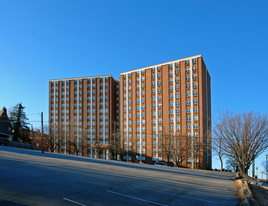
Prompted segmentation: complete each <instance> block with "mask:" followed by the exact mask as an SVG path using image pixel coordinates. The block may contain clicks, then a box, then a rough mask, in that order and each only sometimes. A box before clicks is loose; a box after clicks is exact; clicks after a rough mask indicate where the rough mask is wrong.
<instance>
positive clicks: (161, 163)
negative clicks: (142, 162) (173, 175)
mask: <svg viewBox="0 0 268 206" xmlns="http://www.w3.org/2000/svg"><path fill="white" fill-rule="evenodd" d="M154 166H159V167H168V166H167V165H166V163H164V162H156V163H154Z"/></svg>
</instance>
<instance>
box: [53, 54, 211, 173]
mask: <svg viewBox="0 0 268 206" xmlns="http://www.w3.org/2000/svg"><path fill="white" fill-rule="evenodd" d="M119 82H120V87H119ZM119 82H118V81H115V80H114V79H113V77H112V76H110V75H107V76H96V77H84V78H71V79H58V80H50V81H49V91H50V94H49V98H50V99H49V102H50V106H49V108H50V109H49V117H50V129H51V135H52V136H53V137H54V138H55V140H56V141H55V145H56V146H57V151H58V152H61V153H70V154H74V153H79V154H80V155H87V156H90V157H99V158H107V159H108V158H109V156H110V155H111V153H110V152H109V150H108V149H107V148H108V146H109V145H112V142H113V141H114V128H116V125H120V127H119V128H120V129H119V131H118V132H117V134H118V133H119V136H120V140H119V141H120V147H121V150H122V151H123V154H122V158H123V160H128V161H134V162H144V163H153V162H155V161H161V160H163V161H168V159H169V160H170V161H172V162H176V163H177V164H178V165H181V166H184V167H190V168H211V131H210V129H211V96H210V76H209V73H208V71H207V69H206V66H205V64H204V61H203V59H202V56H201V55H197V56H192V57H188V58H183V59H179V60H175V61H171V62H166V63H162V64H158V65H154V66H149V67H145V68H141V69H136V70H133V71H128V72H124V73H122V74H121V75H120V79H119ZM119 100H120V101H119ZM119 120H120V121H119ZM118 123H120V124H118ZM69 131H70V132H69Z"/></svg>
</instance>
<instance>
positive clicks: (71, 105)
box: [49, 75, 117, 158]
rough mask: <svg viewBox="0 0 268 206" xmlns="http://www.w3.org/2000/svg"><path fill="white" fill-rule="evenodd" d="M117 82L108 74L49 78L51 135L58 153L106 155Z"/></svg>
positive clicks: (101, 156)
mask: <svg viewBox="0 0 268 206" xmlns="http://www.w3.org/2000/svg"><path fill="white" fill-rule="evenodd" d="M116 84H117V83H116V81H115V80H114V79H113V77H112V76H111V75H105V76H92V77H82V78H70V79H56V80H50V81H49V126H50V133H51V134H50V136H51V137H52V140H53V143H54V145H55V149H56V151H57V152H59V153H67V154H78V155H84V156H90V157H99V158H106V156H107V147H108V144H109V141H110V138H111V137H112V134H113V133H114V131H113V128H114V126H113V122H114V121H116ZM93 145H99V146H98V149H97V148H96V147H94V148H93ZM104 148H105V149H104ZM97 150H98V152H97Z"/></svg>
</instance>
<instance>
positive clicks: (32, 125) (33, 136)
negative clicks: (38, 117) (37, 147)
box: [31, 125, 34, 149]
mask: <svg viewBox="0 0 268 206" xmlns="http://www.w3.org/2000/svg"><path fill="white" fill-rule="evenodd" d="M31 126H32V149H34V131H33V125H31Z"/></svg>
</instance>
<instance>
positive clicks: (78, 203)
mask: <svg viewBox="0 0 268 206" xmlns="http://www.w3.org/2000/svg"><path fill="white" fill-rule="evenodd" d="M63 199H64V200H66V201H68V202H72V203H74V204H77V205H82V206H87V205H85V204H82V203H80V202H76V201H73V200H70V199H68V198H63Z"/></svg>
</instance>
